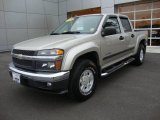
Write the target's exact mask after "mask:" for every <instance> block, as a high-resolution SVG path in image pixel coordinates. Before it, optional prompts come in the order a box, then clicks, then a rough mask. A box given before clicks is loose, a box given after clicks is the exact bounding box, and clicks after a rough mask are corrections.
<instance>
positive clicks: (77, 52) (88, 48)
mask: <svg viewBox="0 0 160 120" xmlns="http://www.w3.org/2000/svg"><path fill="white" fill-rule="evenodd" d="M94 51H95V52H97V54H98V55H100V49H99V47H98V46H97V45H96V44H95V43H94V42H87V43H83V44H81V45H78V46H75V47H73V48H71V49H70V50H68V52H67V53H66V54H65V56H64V59H63V64H62V68H61V70H62V71H66V70H71V69H72V67H73V65H74V63H75V61H76V59H77V58H78V57H80V56H81V55H84V54H86V53H89V52H94ZM99 61H100V56H99Z"/></svg>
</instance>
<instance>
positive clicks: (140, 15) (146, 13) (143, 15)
mask: <svg viewBox="0 0 160 120" xmlns="http://www.w3.org/2000/svg"><path fill="white" fill-rule="evenodd" d="M136 19H151V11H144V12H136Z"/></svg>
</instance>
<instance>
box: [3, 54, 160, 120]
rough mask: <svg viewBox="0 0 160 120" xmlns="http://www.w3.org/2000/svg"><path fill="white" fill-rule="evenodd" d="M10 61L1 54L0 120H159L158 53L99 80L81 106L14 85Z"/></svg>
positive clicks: (63, 96)
mask: <svg viewBox="0 0 160 120" xmlns="http://www.w3.org/2000/svg"><path fill="white" fill-rule="evenodd" d="M10 61H11V57H10V54H9V53H0V120H160V54H151V53H147V54H146V59H145V63H144V64H143V65H142V66H139V67H137V66H133V65H127V66H125V67H124V68H122V69H120V70H118V71H116V72H115V73H113V74H111V75H110V76H108V77H106V78H104V79H101V80H100V81H99V82H98V86H97V90H96V93H95V94H94V96H93V97H92V98H91V99H89V100H87V101H85V102H82V103H78V102H75V101H73V100H71V99H69V98H68V97H66V96H65V95H55V94H52V93H48V92H43V91H40V90H37V89H33V88H28V87H24V86H21V85H19V84H17V83H15V82H13V81H12V79H11V78H10V76H9V74H8V64H9V62H10Z"/></svg>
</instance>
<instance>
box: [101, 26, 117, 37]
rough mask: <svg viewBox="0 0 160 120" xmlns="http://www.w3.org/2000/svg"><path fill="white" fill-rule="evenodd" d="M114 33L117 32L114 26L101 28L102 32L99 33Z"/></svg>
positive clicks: (104, 34)
mask: <svg viewBox="0 0 160 120" xmlns="http://www.w3.org/2000/svg"><path fill="white" fill-rule="evenodd" d="M116 33H117V31H116V28H114V27H106V28H103V29H102V32H101V34H102V36H103V37H104V36H108V35H114V34H116Z"/></svg>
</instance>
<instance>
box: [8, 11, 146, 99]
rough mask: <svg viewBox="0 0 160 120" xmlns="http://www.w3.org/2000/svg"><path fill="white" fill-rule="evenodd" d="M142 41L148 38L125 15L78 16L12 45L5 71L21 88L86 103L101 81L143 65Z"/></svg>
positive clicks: (144, 44)
mask: <svg viewBox="0 0 160 120" xmlns="http://www.w3.org/2000/svg"><path fill="white" fill-rule="evenodd" d="M146 41H147V34H146V33H145V32H135V31H134V30H133V27H132V25H131V22H130V21H129V19H128V17H127V16H124V15H119V14H95V15H84V16H77V17H74V18H70V19H68V20H66V21H65V22H64V23H63V24H62V25H61V26H60V27H58V28H57V29H56V30H55V31H54V32H52V33H51V34H50V35H48V36H44V37H39V38H35V39H31V40H27V41H24V42H21V43H18V44H16V45H14V46H13V49H12V52H11V54H12V63H10V64H9V72H10V75H11V77H12V78H13V80H14V81H16V82H17V83H20V84H22V85H26V86H30V87H35V88H40V89H43V90H50V91H53V92H56V93H59V94H62V93H66V92H67V93H68V95H70V96H71V97H72V98H74V99H76V100H79V101H84V100H86V99H88V98H90V97H91V96H92V95H93V93H94V92H95V88H96V83H97V80H98V79H99V78H100V77H102V76H107V75H109V74H110V73H112V72H114V71H115V70H118V69H119V68H121V67H123V66H125V65H127V64H129V63H131V62H132V63H134V64H135V65H141V64H142V63H143V62H144V57H145V51H146Z"/></svg>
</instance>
